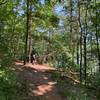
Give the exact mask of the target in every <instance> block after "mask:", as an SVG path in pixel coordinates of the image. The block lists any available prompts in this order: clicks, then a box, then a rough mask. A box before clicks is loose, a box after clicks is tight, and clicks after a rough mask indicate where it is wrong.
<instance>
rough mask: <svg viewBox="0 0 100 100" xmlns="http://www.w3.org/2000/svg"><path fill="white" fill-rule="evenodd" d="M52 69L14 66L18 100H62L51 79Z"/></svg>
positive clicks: (36, 66)
mask: <svg viewBox="0 0 100 100" xmlns="http://www.w3.org/2000/svg"><path fill="white" fill-rule="evenodd" d="M52 71H54V70H53V69H50V68H47V67H45V66H42V65H33V66H32V65H26V66H23V65H21V64H16V74H17V78H18V85H19V89H18V95H19V96H18V98H19V99H18V100H56V99H57V100H64V99H62V97H61V96H60V94H59V93H58V90H57V88H56V82H55V81H53V80H52V79H51V74H50V72H52Z"/></svg>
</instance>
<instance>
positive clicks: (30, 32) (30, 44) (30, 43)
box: [28, 2, 32, 63]
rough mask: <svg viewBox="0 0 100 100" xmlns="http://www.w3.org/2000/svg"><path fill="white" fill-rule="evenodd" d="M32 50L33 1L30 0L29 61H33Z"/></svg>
mask: <svg viewBox="0 0 100 100" xmlns="http://www.w3.org/2000/svg"><path fill="white" fill-rule="evenodd" d="M31 52H32V3H31V2H30V7H29V54H28V57H29V63H30V62H31Z"/></svg>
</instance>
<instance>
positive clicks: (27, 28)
mask: <svg viewBox="0 0 100 100" xmlns="http://www.w3.org/2000/svg"><path fill="white" fill-rule="evenodd" d="M28 35H29V0H27V22H26V37H25V38H26V39H25V51H24V65H25V64H26V61H27V55H28V52H27V47H28Z"/></svg>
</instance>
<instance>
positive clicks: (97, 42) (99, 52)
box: [95, 0, 100, 72]
mask: <svg viewBox="0 0 100 100" xmlns="http://www.w3.org/2000/svg"><path fill="white" fill-rule="evenodd" d="M95 8H96V12H95V13H96V25H95V29H96V44H97V51H98V61H99V72H100V48H99V39H98V25H97V23H98V22H97V18H98V13H97V4H96V0H95Z"/></svg>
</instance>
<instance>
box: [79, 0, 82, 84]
mask: <svg viewBox="0 0 100 100" xmlns="http://www.w3.org/2000/svg"><path fill="white" fill-rule="evenodd" d="M78 22H79V27H80V83H82V60H83V59H82V36H83V29H82V25H81V21H80V0H78Z"/></svg>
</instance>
